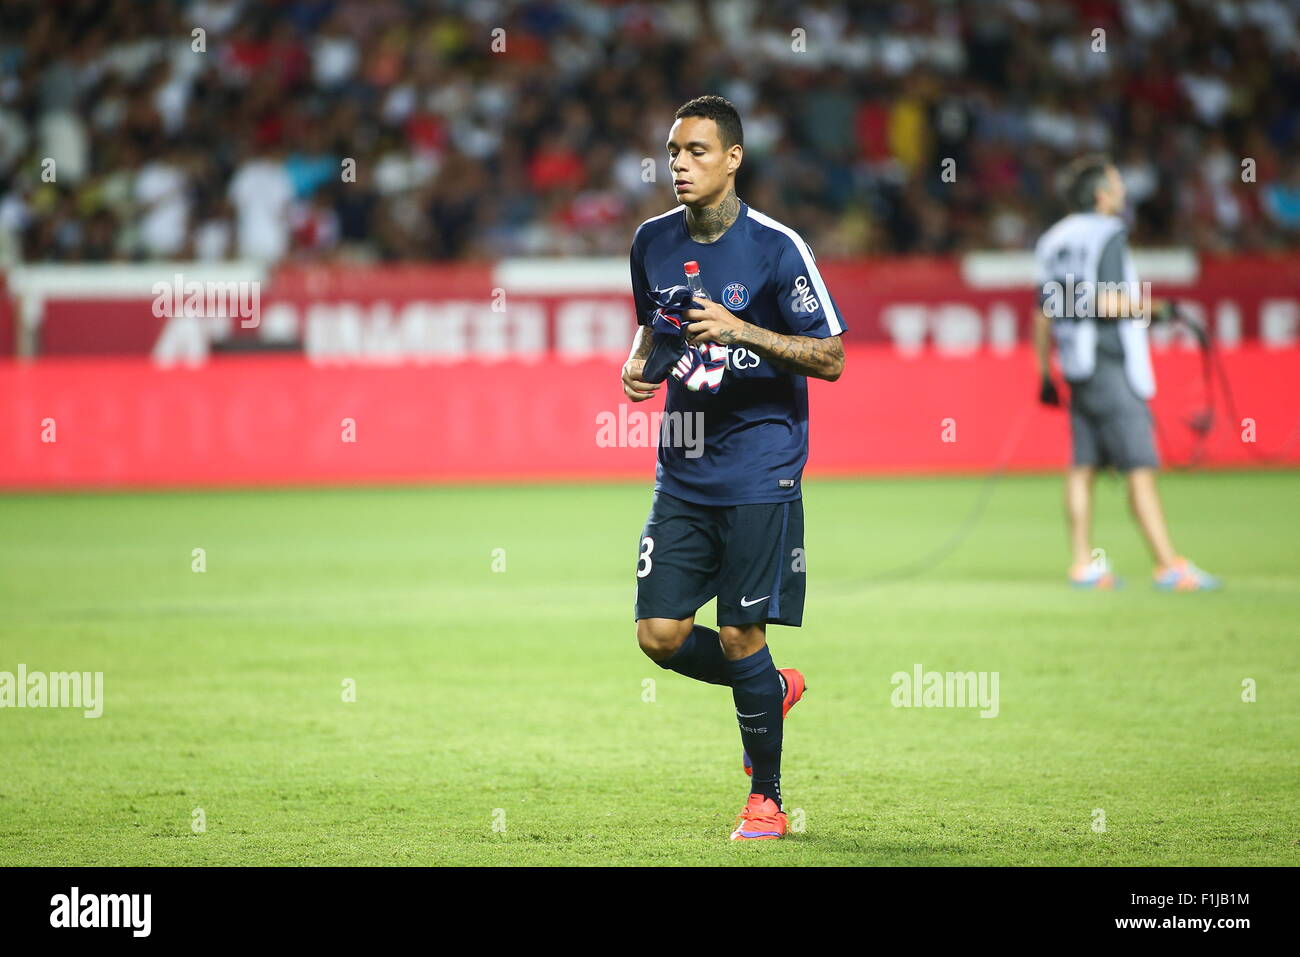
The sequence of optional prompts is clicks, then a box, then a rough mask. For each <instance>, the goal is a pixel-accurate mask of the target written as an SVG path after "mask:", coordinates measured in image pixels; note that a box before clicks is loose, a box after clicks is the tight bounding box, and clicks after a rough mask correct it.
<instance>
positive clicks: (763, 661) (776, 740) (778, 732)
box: [728, 645, 785, 807]
mask: <svg viewBox="0 0 1300 957" xmlns="http://www.w3.org/2000/svg"><path fill="white" fill-rule="evenodd" d="M728 665H730V669H731V697H732V699H733V700H734V701H735V702H736V720H737V721H738V722H739V723H740V740H741V741H742V742H744V745H745V750H746V751H747V752H749V760H750V763H751V764H752V765H753V766H754V780H753V783H752V784H751V785H750V788H749V790H750V793H751V794H761V795H763V797H766V798H771V799H772V800H773V801H775V802H776V806H777V807H780V806H781V738H782V730H783V728H784V721H783V718H782V714H781V705H782V702H783V699H784V698H785V692H784V691H783V690H782V686H783V682H782V680H781V675H780V673H779V672H778V671H777V670H776V665H774V664H773V663H772V653H771V652H770V651H768V650H767V646H766V645H764V646H763V647H762V648H760V649H758V651H756V652H754V653H753V654H752V655H750V656H749V657H748V658H741V659H740V660H739V661H730V662H728Z"/></svg>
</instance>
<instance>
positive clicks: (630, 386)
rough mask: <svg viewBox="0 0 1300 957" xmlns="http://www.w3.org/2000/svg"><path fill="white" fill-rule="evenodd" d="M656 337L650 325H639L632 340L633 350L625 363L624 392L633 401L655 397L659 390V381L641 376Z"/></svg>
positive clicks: (642, 400)
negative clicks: (646, 379)
mask: <svg viewBox="0 0 1300 957" xmlns="http://www.w3.org/2000/svg"><path fill="white" fill-rule="evenodd" d="M652 345H654V339H653V337H652V335H651V333H650V327H649V326H637V327H636V338H635V339H633V340H632V351H631V352H629V353H628V356H627V361H626V362H625V363H623V394H624V395H625V396H627V397H628V398H629V399H631V400H632V401H633V402H644V401H645V400H646V399H651V398H654V394H655V393H656V392H658V391H659V383H657V382H646V381H644V380H643V379H642V378H641V375H642V373H643V372H644V371H645V361H646V359H648V358H650V347H651V346H652Z"/></svg>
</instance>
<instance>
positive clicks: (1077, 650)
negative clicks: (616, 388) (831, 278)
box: [0, 472, 1300, 865]
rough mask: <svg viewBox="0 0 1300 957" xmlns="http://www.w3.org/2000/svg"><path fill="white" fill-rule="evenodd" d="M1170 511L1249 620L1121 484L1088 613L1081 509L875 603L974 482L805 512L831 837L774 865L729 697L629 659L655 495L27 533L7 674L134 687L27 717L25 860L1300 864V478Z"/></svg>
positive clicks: (1191, 491) (98, 502) (441, 504)
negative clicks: (1152, 574)
mask: <svg viewBox="0 0 1300 957" xmlns="http://www.w3.org/2000/svg"><path fill="white" fill-rule="evenodd" d="M1162 487H1163V489H1164V492H1165V498H1166V506H1167V510H1168V512H1169V514H1170V518H1171V523H1172V527H1173V530H1174V534H1175V542H1176V544H1177V545H1178V546H1179V548H1180V549H1181V550H1183V551H1185V552H1186V553H1188V554H1190V555H1191V556H1193V557H1194V558H1195V559H1196V560H1198V561H1199V562H1200V563H1202V564H1203V565H1205V566H1206V567H1208V568H1210V569H1211V570H1213V571H1215V572H1218V573H1220V574H1222V575H1223V576H1224V577H1225V578H1226V580H1227V589H1226V590H1225V591H1224V592H1222V593H1219V594H1205V595H1166V594H1156V593H1154V592H1152V590H1151V589H1150V588H1149V587H1148V585H1147V580H1146V579H1147V575H1148V573H1149V565H1148V562H1147V560H1146V557H1145V555H1144V553H1143V550H1142V547H1141V544H1140V541H1139V539H1138V537H1137V533H1136V531H1135V530H1134V528H1133V526H1132V525H1131V523H1130V522H1129V521H1128V518H1127V515H1126V513H1125V510H1124V506H1123V496H1122V490H1121V487H1120V486H1119V485H1118V484H1117V483H1116V482H1114V481H1103V482H1102V483H1101V484H1100V486H1099V490H1098V492H1099V501H1098V516H1097V526H1098V528H1097V532H1098V534H1097V541H1098V544H1099V545H1102V546H1104V547H1105V548H1106V549H1107V550H1108V553H1109V555H1110V557H1111V560H1112V561H1113V563H1114V564H1115V566H1116V567H1117V569H1118V570H1119V571H1120V573H1121V574H1126V575H1127V577H1128V579H1129V587H1128V588H1127V589H1126V590H1124V591H1122V592H1119V593H1115V594H1087V593H1076V592H1072V591H1071V590H1070V589H1068V588H1067V587H1066V586H1065V584H1064V569H1065V564H1066V553H1065V545H1064V532H1063V528H1062V525H1061V520H1060V507H1059V498H1060V496H1059V482H1058V480H1057V479H1055V478H1048V477H1015V478H1007V479H1006V480H1004V481H1003V482H1002V483H1001V484H1000V485H998V486H997V488H996V489H995V491H994V493H993V495H992V497H991V499H990V502H989V506H988V510H987V512H986V514H985V515H984V517H983V518H982V520H981V521H980V522H979V523H978V524H977V525H976V526H975V528H974V530H973V532H972V533H971V535H970V536H969V538H968V539H967V540H966V541H965V542H964V544H962V546H961V547H960V548H959V549H957V550H956V551H955V552H954V553H953V554H951V556H949V557H948V558H947V559H946V560H945V561H944V562H943V563H942V564H940V565H939V566H938V567H936V568H933V569H931V570H929V571H927V572H925V573H924V574H921V575H920V576H918V577H915V578H912V579H909V580H906V581H902V582H894V583H887V584H879V583H877V584H868V585H862V584H854V582H855V580H860V579H862V578H866V577H868V576H871V575H873V574H877V573H879V572H882V571H884V570H887V569H889V568H892V567H895V566H898V565H900V564H904V563H907V562H909V561H911V560H912V559H915V558H916V557H918V556H920V555H923V554H924V553H926V552H927V551H929V550H931V549H932V548H934V547H935V546H937V545H939V544H940V543H942V542H943V541H944V540H945V539H946V538H947V536H948V535H949V533H950V532H951V530H952V529H953V528H954V527H955V526H956V525H958V524H959V523H960V521H961V519H962V518H963V516H964V515H965V514H966V513H967V511H968V509H969V507H970V505H971V503H972V502H973V501H974V500H975V497H976V495H977V493H978V492H979V488H980V485H979V482H978V481H977V480H973V479H907V480H890V481H844V482H809V483H808V484H807V486H806V489H805V499H806V514H807V525H808V536H807V545H808V556H809V570H810V589H809V595H808V603H807V614H806V622H805V627H804V628H803V629H801V630H794V629H785V628H773V629H772V630H771V633H770V635H769V638H770V640H771V643H772V646H773V650H774V653H775V656H776V658H777V661H778V663H779V664H780V665H783V666H784V665H796V666H798V667H800V668H801V669H803V670H804V672H805V673H806V674H807V676H808V683H809V689H810V690H809V693H808V696H807V697H806V698H805V699H804V701H803V702H802V703H801V704H800V706H799V707H798V708H797V709H796V710H795V712H794V713H793V714H792V715H791V717H790V721H789V723H788V724H787V730H786V747H785V779H784V789H785V793H786V798H787V802H786V806H787V809H791V810H794V809H798V810H799V812H800V813H801V814H802V816H803V819H804V822H805V829H804V830H803V831H802V833H799V834H795V835H793V836H792V837H791V838H790V839H788V840H786V841H784V842H779V843H778V842H758V843H755V844H747V845H744V846H738V845H734V844H731V843H729V842H728V841H727V834H728V831H729V827H730V825H731V823H732V819H733V817H734V815H735V812H736V811H737V810H738V809H739V807H740V806H741V804H742V803H743V799H744V795H745V793H746V787H745V784H746V779H745V778H744V777H743V775H742V774H741V772H740V743H739V736H738V732H737V730H736V724H735V718H734V716H733V714H732V705H731V700H730V696H729V694H728V693H727V691H726V690H725V689H723V688H718V687H714V686H709V685H702V684H698V683H696V682H692V681H690V680H688V679H685V678H682V677H680V676H678V675H675V674H672V673H669V672H664V671H661V670H660V669H659V668H657V667H655V666H654V665H652V664H651V663H650V662H648V661H647V660H646V659H645V658H644V657H642V655H641V653H640V652H639V651H638V649H637V647H636V644H635V641H634V637H633V624H632V620H631V617H632V616H631V612H632V598H633V589H634V580H633V578H632V575H631V572H632V569H633V567H634V564H635V560H636V551H637V549H636V545H637V538H638V533H639V531H640V528H641V523H642V521H643V519H644V517H645V511H646V509H647V507H648V505H649V501H650V496H649V491H648V487H647V486H646V485H644V484H638V485H607V486H595V487H581V488H580V487H571V486H551V487H529V488H504V487H499V488H472V489H470V488H420V489H400V490H393V489H385V490H339V491H316V490H313V491H269V492H225V493H201V494H186V493H169V494H147V495H143V494H141V495H136V494H132V495H57V496H9V497H0V529H3V536H0V670H7V671H14V670H16V668H17V665H18V663H20V662H21V663H23V664H25V665H27V667H28V669H29V670H31V671H64V670H72V669H76V670H85V671H102V672H104V675H105V678H104V680H105V690H106V704H105V709H104V715H103V717H101V718H99V719H94V720H92V719H86V718H84V717H82V716H81V714H80V713H79V712H75V711H68V710H52V709H42V710H37V709H28V710H11V709H4V710H0V754H3V769H4V773H3V775H0V864H606V863H614V864H733V863H743V864H752V863H757V862H779V863H799V864H847V863H861V864H1179V865H1183V864H1187V865H1190V864H1239V865H1252V864H1292V865H1294V864H1297V863H1300V841H1298V837H1300V802H1297V800H1296V796H1297V793H1300V773H1298V772H1297V746H1298V744H1300V721H1298V717H1300V674H1298V672H1300V665H1298V660H1300V654H1298V653H1297V644H1296V638H1297V631H1298V628H1297V622H1298V621H1300V586H1298V581H1300V557H1298V553H1300V549H1298V547H1297V542H1300V509H1298V508H1297V503H1298V501H1300V499H1298V497H1297V490H1298V488H1300V480H1298V479H1297V476H1296V474H1295V473H1285V472H1274V473H1256V474H1229V473H1219V474H1200V475H1168V476H1166V477H1165V478H1164V479H1163V486H1162ZM197 547H201V548H203V549H205V550H206V561H207V571H206V572H205V573H203V574H196V573H194V572H192V571H191V551H192V549H194V548H197ZM496 548H502V549H505V559H506V570H505V571H504V572H494V571H493V570H492V561H493V559H492V550H493V549H496ZM701 620H702V621H704V622H707V623H710V624H711V623H712V622H713V611H712V608H709V609H707V610H706V611H705V612H704V613H703V614H702V617H701ZM917 663H920V664H922V665H923V666H924V667H925V668H926V669H927V670H931V669H932V670H939V671H949V670H955V671H968V670H969V671H988V672H994V671H996V672H998V673H999V675H1000V714H999V715H998V716H997V717H996V718H992V719H982V718H980V717H979V716H978V715H977V713H976V712H975V711H974V710H969V709H966V710H958V709H902V708H894V707H892V706H891V704H890V693H891V690H892V688H891V685H890V677H891V675H893V674H894V673H895V672H897V671H910V670H911V669H912V667H913V665H914V664H917ZM1247 678H1251V679H1254V680H1255V682H1256V683H1257V689H1258V691H1257V694H1258V700H1257V701H1256V702H1254V703H1244V702H1243V701H1242V700H1241V687H1242V681H1243V679H1247ZM345 679H352V680H354V681H355V682H356V688H357V700H356V701H355V702H352V703H347V702H344V701H343V700H342V694H341V686H342V682H343V681H344V680H345ZM645 679H653V680H654V681H655V682H656V694H655V700H654V701H653V702H647V701H644V700H643V685H642V682H643V680H645ZM195 808H202V809H203V812H204V814H205V816H206V823H207V829H206V831H205V832H204V833H201V834H196V833H194V832H193V830H192V829H191V815H192V812H193V811H194V809H195ZM1098 808H1100V809H1102V810H1103V811H1104V813H1105V824H1106V830H1105V831H1104V832H1103V833H1099V832H1097V831H1094V830H1093V827H1092V825H1093V821H1094V817H1093V812H1094V809H1098ZM494 820H495V821H497V822H501V821H504V825H505V830H504V831H503V832H502V831H495V830H494V829H493V824H494Z"/></svg>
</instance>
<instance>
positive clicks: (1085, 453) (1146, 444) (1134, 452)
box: [1070, 355, 1160, 472]
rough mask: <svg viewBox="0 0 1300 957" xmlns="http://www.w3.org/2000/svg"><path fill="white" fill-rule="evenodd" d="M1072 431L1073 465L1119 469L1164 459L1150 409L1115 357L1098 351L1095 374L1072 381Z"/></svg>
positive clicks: (1155, 465) (1151, 465)
mask: <svg viewBox="0 0 1300 957" xmlns="http://www.w3.org/2000/svg"><path fill="white" fill-rule="evenodd" d="M1070 436H1071V441H1072V444H1073V446H1074V455H1073V462H1074V464H1075V465H1088V466H1094V467H1096V468H1105V467H1106V466H1112V465H1113V466H1114V467H1115V468H1117V469H1119V470H1120V471H1121V472H1127V471H1129V470H1130V469H1137V468H1158V467H1159V465H1160V458H1159V456H1158V455H1157V454H1156V443H1155V436H1154V434H1153V427H1152V422H1151V410H1150V409H1149V408H1147V404H1146V402H1145V401H1144V400H1143V399H1142V398H1141V397H1140V396H1139V395H1138V394H1137V393H1136V392H1134V391H1133V386H1132V385H1130V384H1129V381H1128V376H1127V375H1125V373H1124V364H1123V362H1122V361H1120V360H1116V359H1114V358H1112V357H1108V356H1101V355H1098V356H1097V369H1096V371H1095V372H1094V373H1093V375H1092V378H1090V379H1088V380H1086V381H1084V382H1071V383H1070Z"/></svg>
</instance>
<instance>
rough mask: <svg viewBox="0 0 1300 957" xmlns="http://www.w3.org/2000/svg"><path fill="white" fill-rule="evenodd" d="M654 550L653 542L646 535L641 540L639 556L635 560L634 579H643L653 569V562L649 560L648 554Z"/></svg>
mask: <svg viewBox="0 0 1300 957" xmlns="http://www.w3.org/2000/svg"><path fill="white" fill-rule="evenodd" d="M654 550H655V540H654V539H653V538H651V537H650V536H649V535H647V536H646V537H645V538H643V539H641V554H640V556H639V557H638V558H637V563H636V577H637V578H645V577H646V575H649V574H650V569H651V568H653V567H654V562H652V561H651V560H650V553H651V552H653V551H654Z"/></svg>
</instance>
